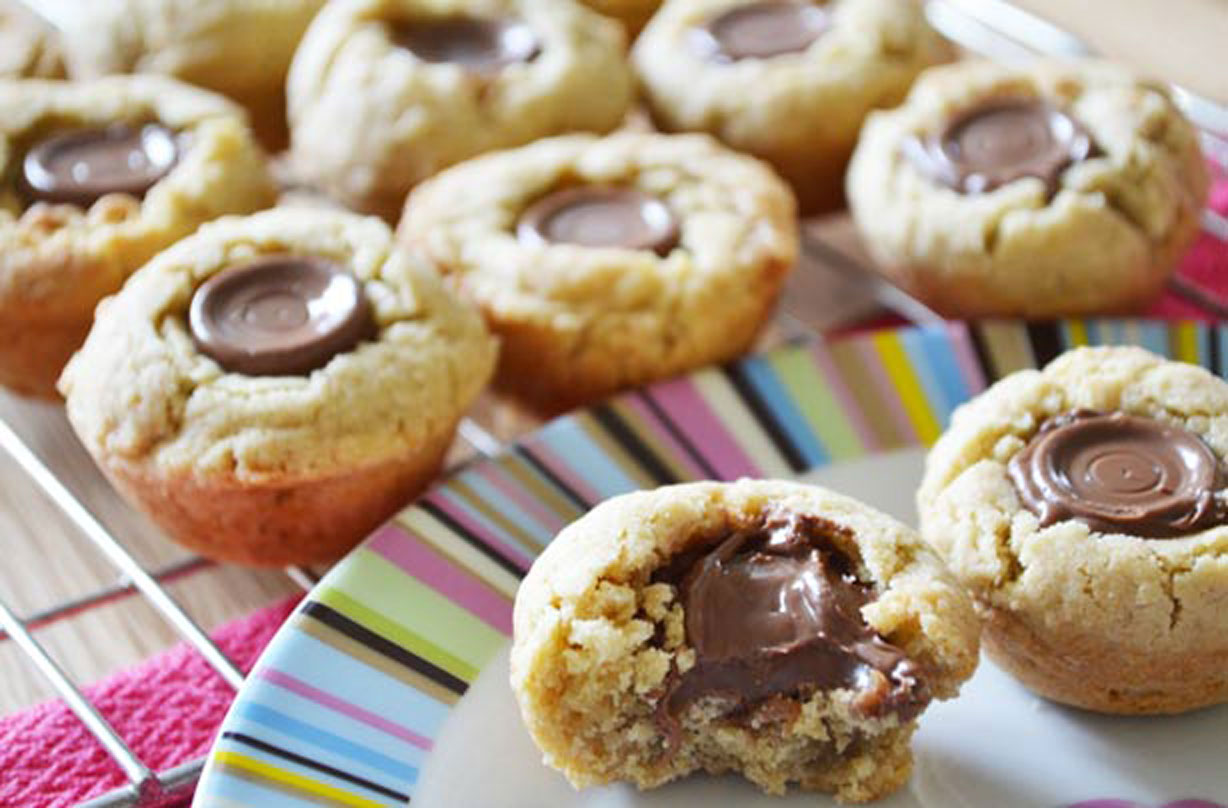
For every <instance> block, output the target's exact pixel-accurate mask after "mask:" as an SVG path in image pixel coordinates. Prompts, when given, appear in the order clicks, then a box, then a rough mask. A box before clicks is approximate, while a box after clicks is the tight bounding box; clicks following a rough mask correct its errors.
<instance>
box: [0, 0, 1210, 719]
mask: <svg viewBox="0 0 1228 808" xmlns="http://www.w3.org/2000/svg"><path fill="white" fill-rule="evenodd" d="M1023 4H1024V5H1027V6H1029V7H1034V8H1036V9H1039V10H1043V11H1045V12H1046V13H1049V14H1052V15H1054V17H1055V18H1056V19H1061V20H1062V22H1063V23H1064V24H1066V25H1068V26H1069V27H1072V28H1073V29H1076V30H1078V32H1079V33H1080V34H1081V35H1083V36H1084V37H1085V38H1087V39H1088V40H1089V41H1092V42H1094V43H1095V44H1096V46H1097V47H1098V48H1102V49H1103V50H1104V51H1105V52H1106V53H1110V54H1113V55H1116V56H1118V57H1124V58H1126V59H1127V60H1128V61H1132V62H1135V63H1137V64H1138V65H1140V66H1141V67H1142V68H1143V69H1145V70H1148V71H1151V72H1153V73H1156V74H1158V75H1161V76H1164V77H1168V78H1171V79H1172V80H1176V81H1179V82H1181V83H1184V84H1187V85H1188V86H1190V87H1191V88H1193V89H1196V90H1198V91H1199V92H1203V93H1206V94H1209V95H1212V96H1213V97H1215V98H1218V99H1220V100H1223V101H1228V71H1225V70H1223V69H1221V68H1220V65H1219V58H1220V53H1219V50H1218V49H1219V47H1220V46H1221V44H1222V43H1224V42H1228V2H1226V1H1225V0H1170V1H1169V2H1166V3H1164V4H1163V6H1162V8H1163V11H1164V13H1163V17H1162V18H1159V19H1158V18H1157V17H1156V14H1157V11H1156V9H1157V8H1159V7H1160V4H1158V3H1156V2H1154V0H1111V1H1110V0H1096V2H1091V1H1090V0H1089V1H1088V2H1085V3H1069V2H1067V0H1023ZM818 229H819V231H820V232H821V233H822V234H823V236H824V238H826V239H828V240H829V241H831V242H832V243H835V244H837V245H840V246H841V247H842V249H844V250H846V251H848V252H850V253H856V252H857V247H856V244H855V239H854V238H853V237H852V234H851V231H850V228H849V225H848V222H847V221H846V220H844V219H842V218H840V217H836V218H833V219H830V220H828V221H827V222H824V223H822V224H821V225H819V227H818ZM874 291H875V282H873V281H871V280H870V279H868V278H862V277H855V276H850V275H848V274H847V272H845V271H842V270H840V269H838V268H837V267H834V266H832V265H823V264H817V263H811V264H807V265H804V266H802V267H801V268H799V271H798V272H797V273H795V275H794V277H793V279H792V281H791V284H790V287H789V290H788V292H787V293H786V295H785V296H784V300H783V303H782V310H783V311H784V312H786V315H787V316H786V317H784V318H783V319H782V320H780V321H778V322H780V323H784V326H783V328H784V329H789V328H792V329H794V330H796V329H797V327H798V325H799V323H800V324H802V325H804V326H805V327H809V328H814V329H825V328H829V327H832V326H835V325H839V324H841V323H845V322H851V321H854V320H856V319H858V318H860V317H862V316H864V315H866V314H867V313H869V312H872V311H874V310H875V309H877V307H878V304H877V303H876V302H875V294H874ZM781 330H782V327H781V326H778V327H776V328H774V329H772V333H771V334H770V335H769V336H768V337H767V338H766V339H768V340H769V341H770V340H772V339H776V338H779V336H780V333H781ZM0 417H3V418H4V419H5V420H6V421H8V422H9V423H10V424H11V425H12V426H13V427H14V428H15V429H16V430H17V431H18V432H19V433H20V434H21V435H22V436H23V437H24V438H25V439H26V440H27V441H28V442H29V443H30V444H31V445H32V446H33V447H34V448H35V449H36V451H37V452H38V453H39V454H40V455H41V456H42V457H43V458H44V459H45V461H46V462H47V463H48V464H49V465H50V466H51V467H52V469H53V471H55V473H56V474H57V475H59V477H60V478H61V479H62V480H63V481H64V482H65V483H67V484H68V485H69V486H70V488H72V489H73V490H74V491H75V492H76V493H77V494H78V496H79V497H80V498H81V499H82V500H83V501H84V502H85V503H86V504H87V506H88V507H89V508H90V509H91V510H92V511H93V512H94V513H95V514H96V515H97V516H98V517H99V518H100V519H101V520H102V521H103V522H104V523H105V524H107V525H108V526H109V527H110V528H111V530H112V531H113V532H114V533H115V534H116V535H117V536H119V537H121V538H122V540H123V541H124V542H125V544H126V545H127V546H128V547H129V548H131V550H132V551H133V552H134V553H135V554H136V556H137V557H138V558H139V559H140V560H141V562H142V563H143V564H145V565H146V566H147V567H148V568H150V569H157V568H162V567H165V566H167V565H169V564H174V563H176V562H181V561H183V560H184V559H185V558H187V557H188V556H187V554H186V553H185V552H184V551H182V550H180V549H179V548H177V547H176V546H175V545H174V544H172V543H170V542H169V541H167V540H166V539H165V538H163V537H162V536H161V535H159V533H158V531H157V530H156V529H155V528H154V527H152V526H151V525H150V524H149V523H148V522H147V521H146V520H145V519H144V518H143V517H141V516H139V515H138V514H136V513H134V512H133V511H131V510H130V509H129V508H127V507H126V506H125V505H124V504H123V503H122V502H120V501H119V500H118V498H117V497H116V496H115V495H114V493H113V492H112V491H111V490H110V488H109V486H108V485H107V484H106V482H105V481H104V480H103V479H102V478H101V477H100V475H99V474H98V473H97V472H96V470H95V469H94V467H93V465H92V463H91V462H90V460H89V458H88V457H87V456H86V455H85V453H84V452H83V450H82V449H81V448H80V446H79V445H78V444H77V442H76V440H75V438H74V436H73V435H72V433H71V430H70V429H69V428H68V425H67V423H66V422H65V420H64V417H63V414H62V410H61V408H60V407H59V406H57V405H54V404H44V403H34V402H30V401H25V400H21V399H18V398H16V397H13V396H11V395H8V394H6V393H3V392H0ZM475 418H476V419H477V420H478V421H479V422H480V423H482V424H483V425H484V426H485V427H487V428H488V429H490V430H491V431H493V432H494V433H496V434H497V435H498V436H499V437H500V438H502V439H510V438H512V437H514V436H516V435H517V434H520V433H522V432H523V431H524V430H525V429H527V428H529V427H531V426H532V422H531V421H530V420H526V419H524V418H522V417H518V416H517V415H516V414H515V413H513V412H511V411H510V410H509V409H508V408H506V407H503V406H501V405H499V404H498V402H495V401H493V400H489V399H488V400H486V401H484V402H483V403H482V404H481V405H480V406H479V407H478V408H477V410H476V413H475ZM458 451H464V450H463V449H461V450H458ZM0 547H3V549H4V559H3V561H2V562H0V598H3V599H4V600H5V601H7V602H8V603H9V604H10V605H11V606H13V607H14V608H15V609H17V610H18V611H19V612H20V613H21V614H24V615H29V614H34V613H37V612H39V611H42V610H44V609H47V608H50V607H52V606H54V605H55V604H57V603H60V602H63V601H65V600H68V599H72V598H78V597H82V596H84V595H86V594H88V593H90V592H92V591H95V590H97V589H99V588H100V587H106V586H108V585H111V584H113V583H115V581H116V580H117V576H116V574H115V572H114V571H113V569H112V568H110V566H109V565H108V564H107V563H106V562H105V561H104V560H103V559H102V557H101V556H100V555H99V554H98V553H97V552H96V551H95V550H94V549H93V548H92V546H91V545H90V544H89V543H88V541H86V540H85V539H84V538H83V537H81V536H79V535H78V534H77V532H76V531H75V530H74V529H73V528H72V527H71V526H70V525H69V524H67V522H66V520H65V519H64V518H63V517H62V516H61V515H60V514H59V512H58V511H57V510H56V509H55V508H54V507H53V506H52V505H51V504H50V503H49V502H48V501H47V500H46V499H45V498H44V497H43V495H42V494H41V493H40V492H39V491H38V490H37V489H36V488H35V487H34V485H33V484H32V483H31V482H30V481H29V480H28V479H27V478H26V477H25V475H24V474H23V473H22V472H21V471H20V470H19V469H16V468H15V467H14V465H13V463H12V462H11V460H10V459H9V458H8V457H6V456H3V455H0ZM168 589H169V590H170V592H171V593H172V594H173V595H174V596H175V597H176V598H177V599H178V600H179V601H180V602H181V603H182V604H183V605H184V606H185V607H186V608H187V610H188V611H189V613H190V614H191V615H192V616H193V617H194V618H195V619H196V620H198V621H199V622H200V623H201V624H202V625H204V626H206V627H213V626H216V625H218V624H220V623H222V622H225V621H227V620H229V619H231V618H234V617H237V616H240V615H243V614H247V613H249V612H251V611H252V610H254V609H256V608H258V607H260V606H262V605H264V604H267V603H270V602H272V601H274V600H275V599H277V598H279V597H281V596H284V595H287V594H289V593H291V592H293V591H295V589H296V587H295V585H294V584H293V583H292V582H291V581H290V579H289V578H288V577H287V576H286V575H285V574H284V573H282V572H280V571H276V570H248V569H241V568H237V567H233V566H226V565H208V566H203V567H201V568H199V569H195V570H192V571H191V572H190V573H189V574H186V575H183V576H181V577H180V578H178V579H177V580H175V581H173V582H171V583H170V584H168ZM37 636H38V638H39V639H40V641H42V642H43V643H44V644H45V645H46V647H47V648H48V649H49V650H50V651H51V653H52V654H53V656H54V657H55V658H56V659H57V660H58V661H59V662H60V663H61V664H62V665H63V666H64V667H65V668H66V670H67V671H68V673H69V674H70V675H71V676H72V677H73V678H74V679H75V680H77V681H79V682H89V681H93V680H96V679H97V678H99V677H101V676H104V675H106V674H107V673H110V672H113V671H115V670H118V669H122V668H124V667H127V666H130V665H132V664H133V663H135V662H137V661H139V660H141V659H143V658H145V657H148V656H149V655H151V654H153V653H155V652H156V651H158V650H160V649H163V648H166V647H168V646H169V645H171V644H172V643H174V642H175V640H176V637H175V634H174V632H173V631H172V630H171V629H170V628H169V626H168V625H167V624H166V623H165V622H164V621H163V620H162V619H161V618H160V617H159V616H158V615H157V614H156V613H155V612H154V610H153V609H152V608H151V607H150V606H148V605H147V604H146V603H144V602H143V600H142V599H141V598H139V597H128V598H124V599H121V600H118V601H114V602H111V603H109V604H108V605H105V606H101V607H98V608H94V609H91V610H89V611H86V612H84V613H80V614H77V615H75V616H73V617H71V618H69V619H65V620H62V621H59V622H57V623H54V624H52V625H49V626H47V627H44V628H41V629H39V630H38V632H37ZM51 696H52V693H51V691H50V690H49V688H48V687H47V686H46V685H45V684H44V683H43V682H42V681H41V680H40V679H39V678H38V677H37V676H36V675H34V673H33V671H32V669H31V667H30V665H29V663H28V662H27V660H25V659H24V657H23V656H22V654H21V653H20V651H19V650H18V649H17V648H16V646H15V644H14V643H12V642H7V641H5V642H0V714H4V713H7V712H10V711H12V710H14V709H18V708H20V707H23V706H26V705H29V704H32V703H35V702H37V701H40V700H43V699H46V698H49V697H51Z"/></svg>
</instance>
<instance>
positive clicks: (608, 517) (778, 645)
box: [511, 480, 979, 802]
mask: <svg viewBox="0 0 1228 808" xmlns="http://www.w3.org/2000/svg"><path fill="white" fill-rule="evenodd" d="M513 623H514V631H515V633H514V639H513V644H512V653H511V681H512V689H513V691H514V693H515V695H516V698H517V701H518V702H519V705H520V710H521V713H522V715H523V717H524V721H525V724H526V725H527V727H528V729H529V732H530V734H531V735H532V736H533V738H534V740H535V741H536V742H537V745H538V746H539V747H540V748H541V750H542V753H543V754H544V756H545V761H546V763H547V764H549V765H550V766H553V767H554V768H557V769H559V770H560V771H562V772H563V774H565V775H566V776H567V777H568V779H569V780H571V782H572V783H573V784H575V785H576V786H578V787H582V786H589V785H597V784H601V783H607V782H611V781H614V780H629V781H631V782H633V783H635V784H636V785H638V786H640V787H641V788H651V787H654V786H658V785H661V784H663V783H666V782H668V781H670V780H673V779H675V778H678V777H683V776H686V775H688V774H691V773H692V772H697V771H707V772H710V773H713V774H720V773H723V772H737V773H740V774H742V775H743V776H745V777H746V778H747V779H749V780H751V781H752V782H754V783H755V784H756V785H758V786H759V787H760V788H762V789H763V790H765V791H767V792H770V793H773V794H781V793H784V792H785V790H786V789H787V788H788V787H789V786H790V785H791V784H797V785H800V786H801V787H802V788H803V789H808V790H818V791H827V792H834V793H835V794H836V795H837V797H838V798H840V799H842V800H847V801H851V802H863V801H867V800H872V799H876V798H878V797H882V796H884V795H886V794H888V793H890V792H892V791H894V790H895V789H897V788H899V787H900V786H901V785H902V784H903V783H904V781H905V780H906V779H907V777H908V774H909V771H910V768H911V764H912V755H911V751H910V749H909V739H910V737H911V736H912V733H913V731H914V730H915V728H916V722H917V717H918V716H919V715H920V714H921V712H922V711H924V710H925V708H926V706H927V705H928V704H929V703H930V701H931V700H933V699H947V698H952V697H953V696H955V694H956V693H957V691H958V690H959V686H960V684H961V683H962V682H964V680H966V679H967V678H968V677H969V676H971V675H972V672H973V670H974V669H975V667H976V661H977V638H978V633H979V626H978V624H977V620H976V615H975V613H974V611H973V608H972V604H971V603H970V601H969V600H968V597H967V595H966V594H965V593H964V592H963V591H962V590H961V589H960V588H959V586H958V585H956V583H955V582H954V581H953V580H952V579H951V578H950V577H949V575H948V574H947V572H946V571H945V570H944V569H943V567H942V564H941V563H940V562H939V561H938V559H937V557H936V556H934V554H933V553H932V552H930V551H929V549H928V548H926V547H925V545H924V544H923V543H922V542H921V540H920V538H919V537H918V536H917V535H916V533H915V532H913V531H912V530H910V529H909V528H907V527H905V526H904V525H902V524H900V523H899V522H896V521H895V520H893V519H891V518H889V517H887V516H885V515H883V514H881V513H878V512H877V511H874V510H872V509H870V508H868V507H866V506H865V505H862V504H861V503H859V502H856V501H854V500H852V499H849V498H848V497H843V496H840V495H839V494H835V493H832V492H830V491H827V490H825V489H822V488H817V487H812V486H805V485H800V484H797V483H791V482H784V481H770V480H768V481H757V480H743V481H740V482H737V483H692V484H686V485H678V486H670V487H665V488H659V489H657V490H655V491H649V492H640V493H635V494H629V495H626V496H621V497H617V498H615V499H612V500H609V501H607V502H605V503H603V504H601V505H599V506H597V507H596V508H594V509H593V510H592V511H591V512H589V513H588V514H587V515H586V516H584V517H583V518H581V519H580V520H579V521H577V522H575V523H573V524H572V525H570V526H569V527H567V528H566V529H564V530H563V532H562V533H560V534H559V535H558V537H557V538H555V539H554V541H553V542H552V543H551V544H550V545H549V547H547V549H546V551H545V552H544V553H543V554H542V555H541V557H540V558H539V559H538V560H537V562H536V563H535V564H534V565H533V568H532V569H531V570H530V571H529V575H528V577H526V578H525V580H524V582H523V583H522V584H521V587H520V591H519V593H518V594H517V597H516V606H515V612H514V617H513Z"/></svg>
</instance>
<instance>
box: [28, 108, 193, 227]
mask: <svg viewBox="0 0 1228 808" xmlns="http://www.w3.org/2000/svg"><path fill="white" fill-rule="evenodd" d="M178 161H179V142H178V139H177V138H176V136H175V133H174V132H172V131H171V130H170V129H168V128H166V127H165V126H162V125H161V124H157V123H150V124H146V125H144V126H129V125H128V124H114V125H112V126H107V127H99V128H93V129H76V130H73V131H71V132H61V133H59V134H56V135H52V136H51V137H48V138H45V139H43V140H41V141H39V142H38V143H36V144H34V146H33V148H31V149H30V150H29V151H28V152H26V157H25V160H23V161H22V164H21V186H22V188H23V190H24V191H25V193H26V195H27V196H28V197H29V198H30V199H31V200H32V201H34V202H53V203H60V204H69V205H79V206H81V207H89V206H90V205H92V204H93V203H94V202H95V201H97V200H98V199H99V198H100V197H102V196H105V195H107V194H131V195H132V196H135V197H137V198H138V199H139V198H142V197H144V196H145V193H146V192H147V191H148V190H149V189H150V188H152V187H153V186H154V185H155V184H156V183H157V182H158V181H159V180H161V179H162V178H163V177H165V176H166V175H167V174H169V173H170V171H171V169H172V168H174V167H175V164H176V163H177V162H178Z"/></svg>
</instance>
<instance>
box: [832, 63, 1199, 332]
mask: <svg viewBox="0 0 1228 808" xmlns="http://www.w3.org/2000/svg"><path fill="white" fill-rule="evenodd" d="M1207 183H1208V178H1207V171H1206V167H1205V164H1204V161H1203V156H1202V154H1201V152H1200V150H1199V145H1198V135H1197V132H1196V131H1195V129H1194V127H1193V126H1192V125H1191V124H1190V123H1189V122H1188V121H1186V119H1185V118H1184V117H1182V115H1181V113H1180V112H1179V111H1178V110H1177V108H1176V107H1175V106H1174V104H1173V102H1172V100H1171V99H1170V98H1169V97H1168V95H1167V93H1166V91H1165V90H1163V89H1162V88H1160V87H1159V86H1158V85H1155V84H1152V83H1148V82H1143V81H1140V80H1138V79H1137V78H1135V77H1134V76H1133V75H1131V74H1130V73H1129V72H1127V71H1126V70H1124V69H1123V68H1120V67H1117V66H1113V65H1109V64H1105V63H1100V62H1083V63H1080V62H1072V63H1047V62H1041V63H1037V64H1034V65H1032V66H1028V67H1023V68H1012V67H1004V66H1000V65H996V64H991V63H985V62H966V63H960V64H956V65H952V66H949V67H942V68H937V69H935V70H933V71H932V72H929V73H927V74H926V75H925V76H924V77H923V78H921V80H920V81H918V82H917V84H916V86H915V87H914V89H913V91H912V93H911V94H910V95H909V97H908V101H907V102H906V103H905V104H904V105H903V106H901V107H899V108H897V109H894V110H891V111H889V112H880V113H876V114H875V115H873V116H871V117H870V119H869V121H868V122H867V124H866V128H865V131H864V133H863V135H862V138H861V141H860V143H859V145H858V147H857V153H856V155H855V156H854V157H853V162H852V165H851V167H850V169H849V175H848V198H849V202H850V204H851V207H852V211H853V216H854V218H855V219H856V222H857V227H858V229H859V230H860V231H861V233H862V235H863V236H864V237H865V242H866V246H867V247H868V249H869V250H870V253H871V254H872V255H873V256H874V258H875V259H876V260H877V262H878V264H879V265H880V267H881V269H882V271H883V272H884V273H886V274H887V275H888V276H889V277H890V278H891V279H892V280H894V281H895V282H896V283H898V284H900V285H901V286H903V287H904V288H905V289H907V290H908V291H910V292H912V293H913V294H914V295H916V296H917V297H919V298H921V299H922V300H924V301H925V302H926V303H928V304H929V305H930V306H931V307H933V308H934V309H936V310H938V311H939V312H941V313H943V314H945V315H948V316H952V317H973V316H984V315H1002V316H1016V315H1018V316H1026V317H1048V316H1056V315H1063V314H1083V313H1093V312H1113V311H1125V310H1130V309H1136V308H1138V307H1141V306H1144V305H1146V304H1147V303H1148V302H1150V301H1152V300H1153V299H1154V298H1155V296H1156V295H1157V294H1158V293H1159V292H1160V290H1161V289H1162V287H1163V286H1164V283H1165V281H1166V280H1167V279H1168V277H1169V275H1170V274H1171V273H1172V271H1173V268H1174V266H1175V265H1176V262H1177V260H1178V259H1179V257H1180V256H1181V254H1182V252H1183V251H1184V250H1185V248H1186V247H1187V246H1188V245H1189V244H1190V242H1191V240H1192V239H1193V238H1194V236H1195V234H1196V233H1197V231H1198V220H1199V214H1200V211H1201V208H1202V204H1203V198H1204V196H1205V194H1206V191H1207Z"/></svg>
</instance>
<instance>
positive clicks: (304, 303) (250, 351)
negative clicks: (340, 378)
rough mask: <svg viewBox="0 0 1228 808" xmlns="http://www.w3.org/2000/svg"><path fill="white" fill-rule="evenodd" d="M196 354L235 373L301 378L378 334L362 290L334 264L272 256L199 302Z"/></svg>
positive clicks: (213, 282)
mask: <svg viewBox="0 0 1228 808" xmlns="http://www.w3.org/2000/svg"><path fill="white" fill-rule="evenodd" d="M189 325H190V327H191V330H192V338H193V340H194V341H195V343H196V347H197V348H198V349H199V350H200V351H201V352H202V353H204V354H205V355H207V356H209V357H212V358H213V359H214V360H215V361H216V362H217V363H218V364H219V365H221V366H222V367H223V368H225V369H226V370H227V371H229V372H231V373H242V374H245V375H247V376H297V375H303V374H307V373H310V372H311V371H313V370H315V369H316V368H319V367H323V366H324V365H326V364H328V361H329V360H330V359H332V358H333V357H334V356H336V355H337V354H340V353H344V352H346V351H349V350H351V349H352V348H353V347H354V346H355V345H357V344H358V343H359V342H361V341H362V340H364V339H367V338H371V337H373V336H374V334H375V330H376V329H375V323H374V320H373V319H372V315H371V306H370V304H369V303H368V302H367V298H366V296H365V295H364V294H363V290H362V285H361V284H360V283H359V282H358V279H356V278H355V277H354V276H353V275H351V274H350V273H349V271H347V270H346V269H345V268H344V267H342V266H341V265H339V264H337V263H334V262H333V261H330V260H328V259H326V258H318V257H314V256H298V255H269V256H265V257H263V258H258V259H256V260H254V261H251V262H249V263H246V264H241V265H239V266H234V267H230V268H229V269H225V270H223V271H221V272H219V273H218V274H216V275H214V276H213V277H211V278H210V279H209V280H207V281H205V283H203V284H202V285H201V287H200V289H198V290H197V291H196V295H195V297H193V298H192V308H191V311H190V313H189Z"/></svg>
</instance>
